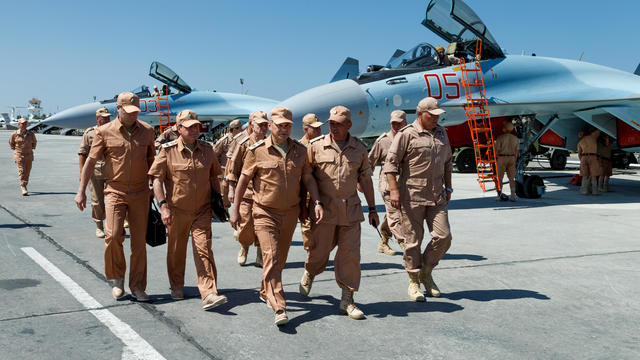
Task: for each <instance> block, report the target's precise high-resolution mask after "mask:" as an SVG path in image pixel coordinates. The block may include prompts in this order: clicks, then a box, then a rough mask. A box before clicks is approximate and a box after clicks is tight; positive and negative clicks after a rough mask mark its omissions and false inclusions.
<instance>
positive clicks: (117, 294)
mask: <svg viewBox="0 0 640 360" xmlns="http://www.w3.org/2000/svg"><path fill="white" fill-rule="evenodd" d="M111 295H113V298H114V299H116V300H118V299H120V298H122V297H123V296H124V279H123V278H120V279H115V280H113V289H111Z"/></svg>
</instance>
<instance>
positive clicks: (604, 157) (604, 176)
mask: <svg viewBox="0 0 640 360" xmlns="http://www.w3.org/2000/svg"><path fill="white" fill-rule="evenodd" d="M599 145H600V147H599V150H600V151H599V153H600V172H601V176H600V179H598V186H599V189H598V190H600V192H609V191H613V190H611V188H610V187H609V179H610V178H611V176H612V175H613V163H612V162H611V138H610V137H609V136H608V135H604V134H603V139H602V142H600V143H599Z"/></svg>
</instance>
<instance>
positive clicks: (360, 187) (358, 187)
mask: <svg viewBox="0 0 640 360" xmlns="http://www.w3.org/2000/svg"><path fill="white" fill-rule="evenodd" d="M356 187H357V189H358V191H359V192H361V193H363V192H364V190H362V186H360V183H358V185H357V186H356Z"/></svg>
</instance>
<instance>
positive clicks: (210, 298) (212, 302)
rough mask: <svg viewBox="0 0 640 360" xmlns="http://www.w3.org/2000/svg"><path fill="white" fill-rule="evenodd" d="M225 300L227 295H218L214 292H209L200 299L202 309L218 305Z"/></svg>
mask: <svg viewBox="0 0 640 360" xmlns="http://www.w3.org/2000/svg"><path fill="white" fill-rule="evenodd" d="M226 302H227V297H226V296H224V295H218V294H216V293H211V294H209V295H207V296H206V297H205V298H204V300H202V309H203V310H205V311H206V310H210V309H213V308H214V307H216V306H218V305H222V304H224V303H226Z"/></svg>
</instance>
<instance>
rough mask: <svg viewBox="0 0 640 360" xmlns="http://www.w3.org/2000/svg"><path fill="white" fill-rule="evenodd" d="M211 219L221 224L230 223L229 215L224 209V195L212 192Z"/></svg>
mask: <svg viewBox="0 0 640 360" xmlns="http://www.w3.org/2000/svg"><path fill="white" fill-rule="evenodd" d="M211 217H213V218H214V219H215V220H218V221H220V222H227V221H229V213H228V212H227V209H225V208H224V203H223V202H222V195H220V194H219V193H217V192H215V191H213V190H211Z"/></svg>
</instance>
